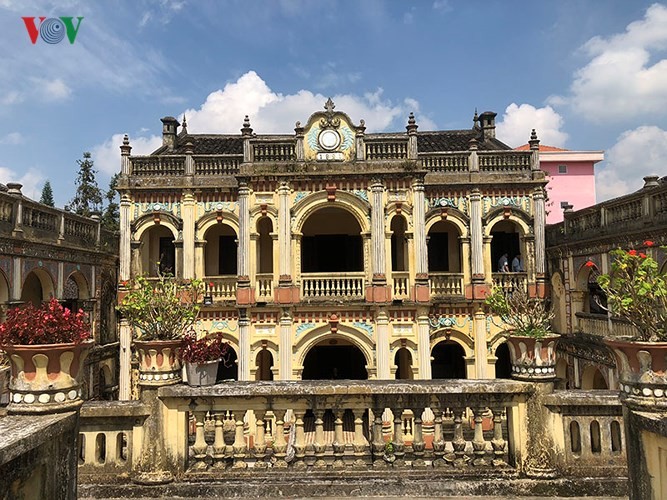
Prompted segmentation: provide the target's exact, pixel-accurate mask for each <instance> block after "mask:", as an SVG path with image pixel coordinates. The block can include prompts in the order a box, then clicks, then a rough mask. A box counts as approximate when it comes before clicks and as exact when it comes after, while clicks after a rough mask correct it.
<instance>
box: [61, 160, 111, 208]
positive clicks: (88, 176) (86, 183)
mask: <svg viewBox="0 0 667 500" xmlns="http://www.w3.org/2000/svg"><path fill="white" fill-rule="evenodd" d="M76 162H77V163H78V164H79V173H78V175H77V177H76V181H75V184H76V193H75V194H74V198H72V201H70V203H69V205H67V206H66V208H67V209H69V210H71V211H72V212H74V213H77V214H79V215H83V216H84V217H90V216H91V215H92V214H93V213H94V212H99V211H100V208H101V206H102V191H101V190H100V188H99V186H98V185H97V181H96V180H95V174H96V173H97V171H96V170H95V169H94V168H93V166H94V162H93V160H91V155H90V153H88V152H85V153H83V160H77V161H76Z"/></svg>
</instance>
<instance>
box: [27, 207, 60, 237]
mask: <svg viewBox="0 0 667 500" xmlns="http://www.w3.org/2000/svg"><path fill="white" fill-rule="evenodd" d="M59 219H60V217H59V214H56V213H52V212H47V211H45V210H40V209H39V208H37V207H33V206H27V205H24V206H23V225H24V226H25V227H34V228H35V229H43V230H45V231H53V232H56V233H57V232H58V220H59Z"/></svg>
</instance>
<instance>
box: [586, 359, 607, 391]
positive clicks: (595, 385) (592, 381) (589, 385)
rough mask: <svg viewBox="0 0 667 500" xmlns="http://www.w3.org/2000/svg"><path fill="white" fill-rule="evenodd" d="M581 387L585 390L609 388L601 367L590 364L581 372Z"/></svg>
mask: <svg viewBox="0 0 667 500" xmlns="http://www.w3.org/2000/svg"><path fill="white" fill-rule="evenodd" d="M581 388H582V389H585V390H590V389H602V390H604V389H609V386H608V385H607V381H606V380H605V378H604V375H603V374H602V372H601V371H600V369H599V368H597V367H595V366H592V365H589V366H587V367H586V368H585V369H584V372H583V373H582V374H581Z"/></svg>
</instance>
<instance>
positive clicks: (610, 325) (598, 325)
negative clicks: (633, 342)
mask: <svg viewBox="0 0 667 500" xmlns="http://www.w3.org/2000/svg"><path fill="white" fill-rule="evenodd" d="M575 316H576V317H577V323H578V331H580V332H582V333H587V334H590V335H597V336H599V337H611V338H618V337H625V338H630V337H636V336H637V330H636V329H635V327H634V326H632V324H630V323H628V322H627V321H625V320H623V319H621V318H611V321H610V320H609V318H608V317H607V316H606V315H601V314H591V313H585V312H578V313H576V315H575Z"/></svg>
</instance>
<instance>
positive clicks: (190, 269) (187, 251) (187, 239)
mask: <svg viewBox="0 0 667 500" xmlns="http://www.w3.org/2000/svg"><path fill="white" fill-rule="evenodd" d="M196 211H197V205H196V203H195V198H194V196H193V194H192V191H190V190H186V191H184V192H183V202H182V208H181V216H182V217H183V278H185V279H192V278H194V277H195V219H196Z"/></svg>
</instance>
